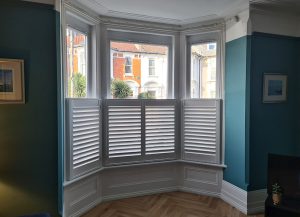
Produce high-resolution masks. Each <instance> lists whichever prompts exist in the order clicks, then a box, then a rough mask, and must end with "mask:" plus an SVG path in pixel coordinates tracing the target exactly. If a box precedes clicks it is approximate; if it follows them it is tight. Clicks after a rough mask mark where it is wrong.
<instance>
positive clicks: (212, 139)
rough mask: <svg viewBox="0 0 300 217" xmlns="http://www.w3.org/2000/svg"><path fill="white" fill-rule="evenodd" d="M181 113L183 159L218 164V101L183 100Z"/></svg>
mask: <svg viewBox="0 0 300 217" xmlns="http://www.w3.org/2000/svg"><path fill="white" fill-rule="evenodd" d="M183 113H184V115H183V123H184V129H183V143H184V159H185V160H192V161H201V162H208V163H219V160H220V153H219V152H220V151H219V150H220V100H185V101H184V103H183Z"/></svg>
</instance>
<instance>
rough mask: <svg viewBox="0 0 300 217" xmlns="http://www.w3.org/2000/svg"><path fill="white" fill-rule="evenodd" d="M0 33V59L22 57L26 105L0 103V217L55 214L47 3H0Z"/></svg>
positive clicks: (51, 32)
mask: <svg viewBox="0 0 300 217" xmlns="http://www.w3.org/2000/svg"><path fill="white" fill-rule="evenodd" d="M0 32H1V34H0V57H1V58H16V59H24V61H25V89H26V104H22V105H0V216H3V217H4V216H5V217H10V216H18V215H22V214H26V213H35V212H45V211H46V212H50V213H51V214H52V216H58V211H57V210H58V208H57V197H58V194H57V188H58V175H57V173H58V172H57V167H58V163H57V162H58V160H57V153H58V150H57V140H58V139H57V79H56V77H57V74H56V70H57V69H56V39H55V12H54V10H53V7H52V6H51V7H50V6H45V5H39V4H33V3H24V2H20V1H13V2H12V1H6V2H5V1H1V2H0Z"/></svg>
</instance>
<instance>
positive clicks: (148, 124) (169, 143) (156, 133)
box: [145, 100, 176, 159]
mask: <svg viewBox="0 0 300 217" xmlns="http://www.w3.org/2000/svg"><path fill="white" fill-rule="evenodd" d="M175 114H176V101H175V100H163V101H161V100H160V101H159V100H156V101H145V155H146V159H166V158H175V157H176V154H175V151H176V146H175V142H176V137H175V135H176V134H175V133H176V127H175V126H176V119H175Z"/></svg>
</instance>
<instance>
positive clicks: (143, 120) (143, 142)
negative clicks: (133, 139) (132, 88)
mask: <svg viewBox="0 0 300 217" xmlns="http://www.w3.org/2000/svg"><path fill="white" fill-rule="evenodd" d="M145 117H146V115H145V102H144V100H141V145H142V158H143V159H144V158H145V155H146V127H145V126H146V118H145Z"/></svg>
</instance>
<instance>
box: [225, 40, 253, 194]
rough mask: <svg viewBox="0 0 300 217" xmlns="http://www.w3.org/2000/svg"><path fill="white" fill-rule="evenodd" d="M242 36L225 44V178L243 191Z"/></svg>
mask: <svg viewBox="0 0 300 217" xmlns="http://www.w3.org/2000/svg"><path fill="white" fill-rule="evenodd" d="M249 43H250V39H249V38H248V37H242V38H240V39H237V40H233V41H231V42H229V43H226V63H225V164H226V165H227V168H226V169H225V171H224V179H225V180H226V181H228V182H230V183H232V184H234V185H236V186H238V187H240V188H242V189H245V190H246V189H247V184H248V160H247V159H248V156H247V155H248V152H247V150H248V141H247V138H248V132H247V130H248V123H247V122H248V116H249V115H248V113H249V110H248V108H247V105H248V102H249V92H248V91H247V86H248V84H249V82H248V81H247V78H248V77H249V76H248V75H247V74H248V65H247V62H248V59H249V56H248V50H249V49H248V47H249Z"/></svg>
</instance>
